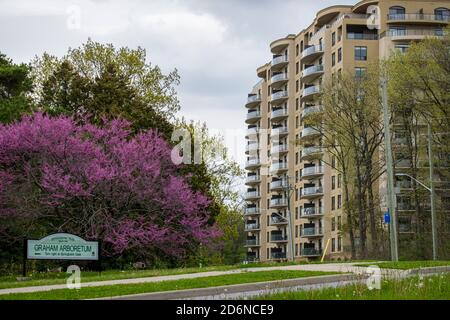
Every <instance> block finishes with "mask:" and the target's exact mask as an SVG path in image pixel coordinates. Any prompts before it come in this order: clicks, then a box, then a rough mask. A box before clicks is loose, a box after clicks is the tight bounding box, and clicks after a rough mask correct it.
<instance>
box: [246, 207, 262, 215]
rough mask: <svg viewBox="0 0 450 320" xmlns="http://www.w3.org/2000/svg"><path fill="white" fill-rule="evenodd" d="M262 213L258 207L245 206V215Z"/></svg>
mask: <svg viewBox="0 0 450 320" xmlns="http://www.w3.org/2000/svg"><path fill="white" fill-rule="evenodd" d="M260 214H261V210H260V209H259V208H256V207H250V208H245V211H244V215H245V216H257V215H260Z"/></svg>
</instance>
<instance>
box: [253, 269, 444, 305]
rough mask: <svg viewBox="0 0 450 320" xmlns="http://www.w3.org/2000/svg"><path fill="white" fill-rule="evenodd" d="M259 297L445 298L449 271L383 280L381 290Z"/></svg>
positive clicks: (353, 288) (361, 286)
mask: <svg viewBox="0 0 450 320" xmlns="http://www.w3.org/2000/svg"><path fill="white" fill-rule="evenodd" d="M258 299H263V300H449V299H450V274H448V273H446V274H442V275H438V276H432V277H425V278H422V279H420V278H419V277H413V278H408V279H404V280H400V281H393V280H388V281H383V282H382V284H381V290H372V291H370V290H369V289H368V288H367V286H366V285H364V284H355V285H349V286H345V287H340V288H327V289H322V290H312V291H296V292H286V293H279V294H274V295H269V296H262V297H259V298H258Z"/></svg>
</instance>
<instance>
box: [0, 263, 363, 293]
mask: <svg viewBox="0 0 450 320" xmlns="http://www.w3.org/2000/svg"><path fill="white" fill-rule="evenodd" d="M343 262H344V261H343ZM347 262H348V261H347ZM359 262H362V261H359ZM308 263H314V264H315V263H320V262H280V263H269V262H267V263H266V262H264V263H263V262H258V263H249V264H238V265H227V266H210V267H203V268H177V269H150V270H126V271H124V270H108V271H103V272H102V273H101V274H100V273H98V272H90V271H82V273H81V282H96V281H108V280H121V279H135V278H147V277H157V276H168V275H178V274H189V273H199V272H209V271H228V270H235V269H247V268H266V267H280V266H290V265H299V264H308ZM324 263H329V262H324ZM333 263H335V262H333ZM28 276H29V278H30V280H28V281H17V280H16V277H15V276H3V277H0V289H8V288H20V287H33V286H43V285H56V284H65V283H66V279H67V278H68V276H69V275H68V274H67V273H65V272H54V273H32V274H29V275H28Z"/></svg>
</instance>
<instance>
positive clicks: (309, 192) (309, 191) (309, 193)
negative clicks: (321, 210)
mask: <svg viewBox="0 0 450 320" xmlns="http://www.w3.org/2000/svg"><path fill="white" fill-rule="evenodd" d="M321 196H323V188H322V187H309V188H304V189H303V191H302V199H311V198H315V197H321Z"/></svg>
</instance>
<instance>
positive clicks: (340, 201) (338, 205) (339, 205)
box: [337, 195, 342, 209]
mask: <svg viewBox="0 0 450 320" xmlns="http://www.w3.org/2000/svg"><path fill="white" fill-rule="evenodd" d="M337 207H338V209H340V208H342V196H341V195H338V197H337Z"/></svg>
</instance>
